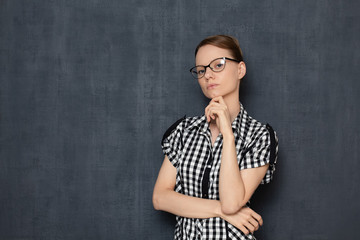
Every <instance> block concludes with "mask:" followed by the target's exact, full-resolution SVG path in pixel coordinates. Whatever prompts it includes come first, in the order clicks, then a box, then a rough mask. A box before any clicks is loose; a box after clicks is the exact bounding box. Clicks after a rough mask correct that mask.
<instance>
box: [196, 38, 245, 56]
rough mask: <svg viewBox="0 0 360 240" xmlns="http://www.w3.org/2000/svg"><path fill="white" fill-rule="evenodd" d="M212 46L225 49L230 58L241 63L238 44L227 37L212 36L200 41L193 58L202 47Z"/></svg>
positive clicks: (240, 52)
mask: <svg viewBox="0 0 360 240" xmlns="http://www.w3.org/2000/svg"><path fill="white" fill-rule="evenodd" d="M205 45H213V46H215V47H219V48H223V49H227V50H229V51H230V53H231V55H232V57H233V58H234V59H236V60H238V61H243V55H242V51H241V48H240V45H239V42H238V40H237V39H236V38H234V37H232V36H229V35H214V36H210V37H207V38H205V39H204V40H202V41H201V42H200V43H199V45H197V47H196V49H195V57H196V54H197V52H198V51H199V49H200V48H201V47H202V46H205Z"/></svg>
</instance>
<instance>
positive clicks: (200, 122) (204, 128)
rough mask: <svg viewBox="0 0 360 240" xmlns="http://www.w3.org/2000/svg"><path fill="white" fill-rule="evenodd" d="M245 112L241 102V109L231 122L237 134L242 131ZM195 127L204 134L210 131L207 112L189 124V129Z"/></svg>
mask: <svg viewBox="0 0 360 240" xmlns="http://www.w3.org/2000/svg"><path fill="white" fill-rule="evenodd" d="M244 112H246V111H245V109H244V107H243V105H242V104H241V102H240V111H239V113H238V115H237V116H236V117H235V119H234V121H233V122H232V124H231V128H232V129H233V132H234V133H235V132H236V133H237V134H239V132H240V127H241V121H242V119H243V116H244ZM194 128H196V129H198V131H199V132H201V133H204V134H206V133H208V131H209V132H210V128H209V123H208V122H207V121H206V116H205V114H203V115H202V116H201V117H200V118H197V119H196V120H195V121H193V122H192V123H190V124H189V125H188V126H187V129H188V130H191V129H194Z"/></svg>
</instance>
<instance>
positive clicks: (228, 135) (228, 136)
mask: <svg viewBox="0 0 360 240" xmlns="http://www.w3.org/2000/svg"><path fill="white" fill-rule="evenodd" d="M222 135H223V142H224V143H225V144H226V143H227V142H229V143H234V140H235V136H234V133H233V132H232V129H231V130H230V131H228V132H224V133H222Z"/></svg>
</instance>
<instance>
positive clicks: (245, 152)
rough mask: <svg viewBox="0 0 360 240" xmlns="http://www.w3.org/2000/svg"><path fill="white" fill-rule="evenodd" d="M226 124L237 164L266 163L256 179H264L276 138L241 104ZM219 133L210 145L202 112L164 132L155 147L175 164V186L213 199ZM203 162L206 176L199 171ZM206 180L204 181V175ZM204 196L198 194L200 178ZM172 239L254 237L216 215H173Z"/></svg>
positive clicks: (272, 159) (269, 177)
mask: <svg viewBox="0 0 360 240" xmlns="http://www.w3.org/2000/svg"><path fill="white" fill-rule="evenodd" d="M240 106H241V110H240V112H239V114H238V115H237V117H236V118H235V120H234V121H233V123H232V129H233V133H234V136H235V146H236V151H237V161H238V164H239V169H240V170H242V169H247V168H255V167H260V166H263V165H265V164H268V163H269V164H270V165H269V169H268V170H267V172H266V174H265V176H264V178H263V179H262V182H261V184H265V183H269V182H270V181H271V180H272V175H273V172H274V171H275V163H276V160H277V153H278V138H277V136H276V133H275V132H274V131H273V130H272V128H271V126H270V125H268V124H267V125H264V124H262V123H260V122H259V121H257V120H255V119H253V118H252V117H250V116H249V115H248V113H247V112H246V110H245V109H244V107H243V105H242V104H241V103H240ZM222 143H223V139H222V134H221V133H220V134H219V136H218V137H217V139H216V141H215V143H214V145H213V146H212V145H211V133H210V129H209V124H208V122H207V121H206V117H205V115H202V116H197V117H184V118H182V119H179V120H178V121H177V122H176V123H174V124H173V125H172V126H171V127H170V128H169V129H168V130H167V131H166V132H165V134H164V137H163V140H162V143H161V146H162V149H163V152H164V154H165V155H167V156H168V158H169V160H170V162H171V163H172V165H173V166H174V167H175V168H176V169H177V176H176V184H175V191H176V192H179V193H182V194H185V195H189V196H193V197H198V198H204V197H205V198H208V199H216V200H219V174H220V162H221V152H222ZM207 167H209V168H210V169H209V171H208V173H207V174H208V177H205V176H204V175H206V174H205V172H206V168H207ZM205 179H206V180H205ZM203 181H208V182H207V183H206V186H208V189H206V192H207V193H206V196H204V187H203V186H204V185H203V184H204V182H203ZM174 239H206V240H210V239H255V237H254V236H253V235H252V234H248V235H245V234H244V233H243V232H241V231H240V230H239V229H238V228H236V227H235V226H233V225H232V224H230V223H228V222H226V221H225V220H223V219H222V218H219V217H214V218H206V219H198V218H186V217H181V216H176V226H175V237H174Z"/></svg>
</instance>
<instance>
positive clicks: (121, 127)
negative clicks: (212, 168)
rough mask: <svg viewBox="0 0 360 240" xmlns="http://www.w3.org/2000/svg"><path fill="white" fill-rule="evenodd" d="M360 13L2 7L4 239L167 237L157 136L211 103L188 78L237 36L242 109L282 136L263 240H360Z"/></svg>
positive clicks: (258, 5) (88, 0) (329, 6)
mask: <svg viewBox="0 0 360 240" xmlns="http://www.w3.org/2000/svg"><path fill="white" fill-rule="evenodd" d="M359 10H360V8H359V1H355V0H350V1H340V0H333V1H324V0H321V1H292V2H290V1H284V0H280V1H279V0H277V1H239V0H230V1H215V0H209V1H179V0H176V1H167V0H161V1H143V0H138V1H117V0H81V1H74V0H67V1H66V0H62V1H49V0H39V1H29V0H23V1H18V0H0V81H1V85H0V144H1V145H0V147H1V148H0V239H6V240H8V239H11V240H15V239H22V240H30V239H31V240H35V239H36V240H38V239H59V240H61V239H88V240H92V239H94V240H95V239H171V238H172V235H173V230H174V217H173V216H172V215H171V214H167V213H162V212H156V211H155V210H153V208H152V203H151V195H152V188H153V185H154V183H155V180H156V176H157V173H158V170H159V168H160V165H161V162H162V160H163V155H162V152H161V148H160V140H161V137H162V134H163V133H164V131H165V130H166V129H167V127H168V126H169V125H170V124H171V123H172V122H174V121H175V120H176V119H178V118H179V117H181V116H183V115H184V114H187V115H188V116H192V115H198V114H202V113H203V109H204V107H205V106H206V103H207V100H206V99H205V98H204V97H203V96H202V93H201V91H200V88H199V87H198V86H197V82H196V81H194V80H193V79H192V77H191V76H190V74H189V72H188V69H189V68H190V67H192V66H193V64H194V56H193V51H194V48H195V46H196V45H197V43H198V42H199V41H200V40H201V39H203V38H204V37H206V36H208V35H213V34H220V33H223V34H231V35H234V36H236V37H237V38H238V39H239V41H240V43H241V46H242V48H243V51H244V55H245V61H246V63H247V67H248V73H247V76H246V77H245V79H244V80H243V82H242V88H241V101H242V103H243V104H244V106H245V107H246V109H247V110H248V112H249V114H250V115H251V116H253V117H254V118H256V119H258V120H260V121H262V122H264V123H266V122H268V123H270V124H271V125H272V126H273V128H274V129H275V130H276V131H277V133H278V137H279V141H280V142H279V146H280V153H279V159H278V165H277V171H276V174H275V177H274V181H273V182H272V184H270V185H269V186H265V187H262V188H260V189H259V190H258V191H257V192H256V194H255V197H254V200H253V207H254V209H255V210H256V211H258V212H259V213H260V214H261V215H262V216H263V218H264V226H263V227H262V228H261V229H260V230H259V231H258V232H257V233H256V236H257V237H258V238H259V239H280V240H281V239H284V240H287V239H299V240H304V239H305V240H310V239H312V240H319V239H345V238H346V237H348V238H349V239H354V238H355V236H356V235H355V234H356V233H357V232H358V231H357V230H358V229H357V228H358V226H357V225H358V222H359V221H360V217H359V216H360V206H359V204H358V202H357V201H358V199H359V198H360V190H359V186H358V183H359V182H360V177H359V173H358V171H359V169H360V163H359V145H360V134H359V132H360V130H359V122H360V111H359V107H358V105H357V103H359V102H360V94H359V92H360V91H359V90H360V82H359V75H360V71H359V55H360V52H359V47H360V46H359V32H360V31H359V30H360V29H359V22H360V15H359V12H360V11H359Z"/></svg>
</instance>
